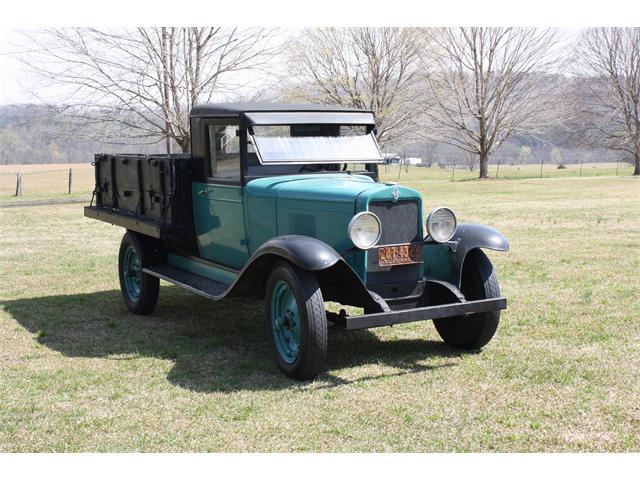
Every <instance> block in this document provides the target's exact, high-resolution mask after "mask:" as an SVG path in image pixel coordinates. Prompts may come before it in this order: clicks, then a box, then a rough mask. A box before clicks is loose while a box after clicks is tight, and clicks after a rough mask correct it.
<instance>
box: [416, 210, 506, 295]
mask: <svg viewBox="0 0 640 480" xmlns="http://www.w3.org/2000/svg"><path fill="white" fill-rule="evenodd" d="M476 248H488V249H489V250H497V251H500V252H506V251H507V250H509V240H507V238H506V237H505V236H504V235H502V234H501V233H500V232H499V231H497V230H496V229H495V228H491V227H488V226H486V225H480V224H477V223H463V224H460V225H458V228H456V232H455V233H454V235H453V237H452V238H451V240H450V241H449V242H447V243H428V244H426V245H425V247H424V273H425V278H427V279H432V280H440V281H445V282H449V283H451V284H453V285H455V286H456V287H458V288H460V281H461V277H462V266H463V265H464V260H465V258H466V257H467V255H468V254H469V252H470V251H472V250H474V249H476Z"/></svg>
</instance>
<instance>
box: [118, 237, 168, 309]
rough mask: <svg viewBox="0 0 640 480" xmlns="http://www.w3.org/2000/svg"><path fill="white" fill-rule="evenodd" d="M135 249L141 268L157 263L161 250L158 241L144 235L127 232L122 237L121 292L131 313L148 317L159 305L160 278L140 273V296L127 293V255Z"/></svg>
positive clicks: (119, 268) (119, 272) (120, 261)
mask: <svg viewBox="0 0 640 480" xmlns="http://www.w3.org/2000/svg"><path fill="white" fill-rule="evenodd" d="M130 248H133V250H134V251H135V253H136V255H137V256H138V259H139V263H140V268H142V266H146V265H150V264H152V263H155V261H156V260H157V257H158V255H159V248H158V246H157V245H156V241H154V240H153V239H150V238H149V239H148V238H146V237H144V236H142V235H137V234H136V233H133V232H127V233H125V234H124V237H122V242H121V243H120V253H119V254H118V275H119V277H120V291H121V292H122V298H123V299H124V303H125V304H126V305H127V308H128V309H129V311H130V312H132V313H135V314H137V315H147V314H149V313H151V312H153V310H154V309H155V308H156V304H157V303H158V294H159V292H160V280H159V279H158V277H154V276H153V275H149V274H148V273H143V272H141V271H140V272H139V273H138V275H139V295H137V296H132V295H131V294H130V293H129V292H128V291H127V285H126V280H125V255H126V254H127V251H128V250H129V249H130Z"/></svg>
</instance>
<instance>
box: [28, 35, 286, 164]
mask: <svg viewBox="0 0 640 480" xmlns="http://www.w3.org/2000/svg"><path fill="white" fill-rule="evenodd" d="M273 34H274V31H273V30H266V29H236V28H233V29H224V28H220V27H207V28H191V27H189V28H166V27H159V28H138V29H134V30H98V29H93V28H64V29H50V30H45V31H42V32H38V33H26V35H27V37H28V39H29V40H30V42H31V44H32V45H33V47H34V48H33V51H32V52H31V53H30V54H29V55H26V56H22V57H21V60H22V61H23V62H25V63H26V64H28V66H29V67H30V69H31V70H33V71H35V72H36V73H37V74H38V77H39V78H40V79H42V78H44V79H47V80H49V82H50V83H51V84H52V85H54V86H57V87H59V88H60V89H61V91H63V92H68V93H69V96H70V98H68V99H65V101H64V102H63V103H64V107H63V108H62V110H63V111H64V113H65V114H67V115H69V116H72V117H75V118H76V119H78V120H79V121H80V122H79V124H81V125H82V126H83V127H87V126H91V125H93V126H96V125H97V126H99V127H100V128H99V130H98V131H99V132H100V137H101V138H100V139H101V140H102V141H108V140H109V138H111V139H113V140H117V139H118V138H123V137H127V138H129V139H131V138H134V139H138V140H140V142H141V143H149V142H158V141H160V140H162V139H166V142H167V151H170V150H171V142H172V141H175V142H176V143H177V144H178V145H179V146H180V147H181V148H182V151H185V152H186V151H188V150H189V144H190V142H189V138H190V137H189V112H190V110H191V107H192V106H193V105H195V104H196V103H200V102H207V101H210V100H211V99H212V97H213V96H214V95H215V94H218V95H219V94H224V93H229V92H231V91H233V90H234V89H235V88H236V87H238V82H237V80H236V82H232V81H231V77H232V76H231V75H229V74H231V73H235V74H238V73H239V72H242V71H247V70H250V69H255V68H258V67H260V66H262V65H264V64H265V62H268V61H269V60H270V59H271V57H272V56H273V55H274V54H275V53H276V52H277V50H278V46H277V45H276V43H275V42H273ZM236 78H237V76H236ZM107 124H108V128H106V127H107Z"/></svg>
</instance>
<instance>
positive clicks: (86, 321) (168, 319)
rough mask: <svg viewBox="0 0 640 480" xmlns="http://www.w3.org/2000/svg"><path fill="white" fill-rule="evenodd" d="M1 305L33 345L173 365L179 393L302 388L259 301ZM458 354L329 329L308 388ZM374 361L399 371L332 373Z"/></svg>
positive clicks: (113, 299) (168, 292)
mask: <svg viewBox="0 0 640 480" xmlns="http://www.w3.org/2000/svg"><path fill="white" fill-rule="evenodd" d="M2 305H3V308H4V309H5V310H7V311H8V312H9V313H10V314H11V316H12V317H13V318H15V319H16V320H17V321H18V322H19V323H20V324H21V325H22V326H23V327H24V328H26V329H27V330H29V331H30V332H31V333H33V334H34V335H35V337H36V339H37V341H38V342H40V343H41V344H42V345H44V346H46V347H48V348H51V349H54V350H56V351H59V352H61V353H62V354H63V355H65V356H69V357H92V358H93V357H104V358H111V359H112V360H116V361H117V360H127V359H135V358H141V357H153V358H161V359H170V360H173V361H174V367H173V368H172V370H171V371H170V372H169V374H168V380H169V381H170V382H172V383H173V384H175V385H178V386H180V387H182V388H185V389H189V390H194V391H202V392H208V391H233V390H278V389H287V388H291V387H292V386H299V385H304V384H299V383H297V382H293V381H292V380H289V379H287V378H286V377H284V375H282V374H281V373H280V371H279V370H278V369H277V367H276V366H275V361H274V360H273V359H272V357H271V352H270V351H269V345H268V342H267V337H266V331H265V328H264V321H263V318H264V311H263V305H262V301H259V300H255V299H227V300H223V301H220V302H212V301H208V300H206V299H204V298H201V297H198V296H195V295H191V294H188V293H186V292H183V291H182V290H180V289H178V288H176V287H171V286H163V287H161V293H160V301H159V303H158V307H157V308H156V310H155V312H154V314H153V315H150V316H136V315H132V314H130V313H129V312H128V311H127V310H126V307H125V306H124V303H123V301H122V297H121V295H120V291H118V290H111V291H103V292H95V293H87V294H77V295H58V296H49V297H40V298H29V299H20V300H12V301H5V302H3V303H2ZM458 356H459V352H458V351H456V350H454V349H451V348H449V347H447V346H446V345H444V344H443V343H441V342H433V341H427V340H395V341H387V342H383V341H380V340H379V339H378V338H377V337H376V336H375V335H374V334H373V333H372V332H371V331H367V330H363V331H355V332H348V333H345V332H332V333H330V337H329V355H328V360H327V365H326V370H325V372H326V373H324V374H322V375H321V376H320V377H319V378H318V380H319V381H318V382H313V383H311V384H307V386H308V388H311V389H313V388H330V387H332V386H336V385H341V384H346V383H351V382H353V381H357V382H361V381H366V380H374V379H376V378H381V377H389V376H398V375H406V374H409V373H415V372H420V371H425V370H430V369H432V368H438V367H433V366H425V365H423V364H421V363H420V362H422V361H424V360H425V359H427V358H429V357H458ZM372 363H375V364H380V365H384V366H391V367H394V368H396V369H398V370H399V371H396V372H394V373H383V374H380V375H375V376H367V377H359V378H357V379H354V380H346V379H343V378H340V377H339V376H337V375H334V374H332V373H331V370H333V369H341V368H348V367H352V366H356V365H367V364H372ZM449 365H452V364H446V365H440V366H439V367H441V366H449Z"/></svg>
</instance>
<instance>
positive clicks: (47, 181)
mask: <svg viewBox="0 0 640 480" xmlns="http://www.w3.org/2000/svg"><path fill="white" fill-rule="evenodd" d="M70 168H71V169H72V170H73V185H72V190H71V195H69V194H68V193H67V192H68V178H69V177H68V175H69V169H70ZM16 172H21V173H22V196H20V197H15V192H16ZM632 172H633V167H632V166H631V165H630V164H628V163H620V164H619V165H617V166H616V164H615V163H589V164H584V165H583V167H582V172H580V164H568V165H566V168H565V169H558V168H557V165H544V166H543V172H542V173H543V177H544V178H557V177H578V176H579V175H582V176H583V177H593V176H617V175H619V176H629V175H631V173H632ZM380 173H381V176H382V177H383V178H384V179H386V180H393V181H402V182H406V181H435V180H441V181H452V180H453V181H467V180H474V179H476V178H477V177H478V171H477V170H475V171H473V172H471V171H469V169H466V168H464V169H463V168H457V169H456V170H455V171H452V170H451V169H443V168H438V167H437V166H433V167H432V168H419V167H415V166H411V167H409V170H408V171H405V169H400V168H399V167H397V166H391V167H387V168H385V167H384V166H381V167H380ZM489 175H490V176H491V177H496V175H497V176H498V178H499V179H500V178H502V179H525V178H538V177H539V176H540V165H522V166H517V165H501V166H500V167H498V166H497V165H490V166H489ZM94 180H95V177H94V170H93V167H92V166H91V164H90V163H74V164H66V163H64V164H63V163H58V164H46V165H0V203H2V202H15V201H29V200H42V199H56V200H60V199H65V198H86V197H90V196H91V192H92V191H93V187H94Z"/></svg>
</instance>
